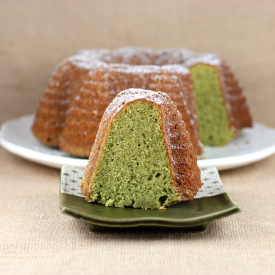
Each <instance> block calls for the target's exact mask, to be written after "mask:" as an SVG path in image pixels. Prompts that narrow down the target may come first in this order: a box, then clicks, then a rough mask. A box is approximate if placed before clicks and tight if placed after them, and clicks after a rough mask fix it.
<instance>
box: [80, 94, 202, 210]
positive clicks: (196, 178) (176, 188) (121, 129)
mask: <svg viewBox="0 0 275 275" xmlns="http://www.w3.org/2000/svg"><path fill="white" fill-rule="evenodd" d="M201 185H202V183H201V180H200V170H199V168H198V165H197V157H196V155H195V153H194V148H193V145H192V143H191V140H190V134H189V133H188V132H187V131H186V125H185V123H184V121H183V120H182V116H181V114H180V113H179V111H177V106H176V105H175V103H174V102H173V101H171V99H170V97H169V96H168V95H167V94H166V93H162V92H153V91H148V90H142V89H129V90H125V91H123V92H121V93H119V94H118V95H117V96H116V98H115V99H114V100H113V102H112V103H111V104H110V105H109V106H108V108H107V109H106V111H105V113H104V115H103V117H102V120H101V123H100V127H99V131H98V133H97V136H96V140H95V143H94V146H93V148H92V151H91V154H90V158H89V162H88V165H87V167H86V169H85V172H84V178H83V180H82V184H81V187H82V193H83V195H85V196H86V199H87V200H88V201H90V202H98V203H101V204H104V205H106V206H115V207H125V206H131V207H135V208H151V209H161V208H164V207H165V206H168V205H170V204H172V203H176V202H179V201H184V200H192V199H193V198H194V196H195V194H196V193H197V192H198V190H199V189H200V187H201Z"/></svg>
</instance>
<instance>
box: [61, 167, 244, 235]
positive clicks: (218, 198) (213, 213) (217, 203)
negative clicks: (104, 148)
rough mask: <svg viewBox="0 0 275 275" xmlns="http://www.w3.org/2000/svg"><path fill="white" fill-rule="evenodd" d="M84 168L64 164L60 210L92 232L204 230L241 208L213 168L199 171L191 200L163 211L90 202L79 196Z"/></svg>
mask: <svg viewBox="0 0 275 275" xmlns="http://www.w3.org/2000/svg"><path fill="white" fill-rule="evenodd" d="M82 176H83V170H80V169H77V168H74V167H71V166H67V165H65V166H63V167H62V170H61V184H60V210H61V212H62V213H64V214H68V215H70V216H72V217H74V218H79V219H81V220H84V221H86V222H88V223H89V229H90V230H91V231H94V232H101V231H116V230H127V231H129V230H131V229H138V230H140V229H156V228H157V229H166V230H167V229H178V230H185V231H186V230H187V231H198V230H204V229H206V227H207V224H208V223H209V222H211V221H214V220H216V219H220V218H223V217H226V216H229V215H232V214H234V213H237V212H239V211H240V210H241V208H240V207H239V206H236V205H235V204H234V203H233V202H232V200H231V199H230V197H229V195H228V194H227V192H226V191H225V189H224V188H223V186H222V183H221V180H220V177H219V173H218V171H217V169H216V168H215V167H211V168H207V169H204V170H201V179H202V182H203V183H204V184H203V186H202V188H201V189H200V190H199V192H198V193H197V195H196V196H195V198H194V200H192V201H185V202H180V203H177V204H174V205H171V206H169V207H167V208H166V209H164V210H152V209H147V210H144V209H136V208H114V207H106V206H104V205H101V204H97V203H89V202H87V201H86V200H85V198H84V197H83V196H82V195H81V192H80V188H79V183H80V182H81V179H82Z"/></svg>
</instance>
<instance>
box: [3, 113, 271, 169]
mask: <svg viewBox="0 0 275 275" xmlns="http://www.w3.org/2000/svg"><path fill="white" fill-rule="evenodd" d="M33 118H34V115H27V116H23V117H20V118H18V119H14V120H9V121H7V122H5V123H4V124H3V125H2V127H1V132H0V142H1V145H2V146H3V147H4V148H5V149H6V150H8V151H10V152H11V153H13V154H15V155H18V156H20V157H23V158H26V159H28V160H31V161H34V162H37V163H41V164H44V165H48V166H51V167H56V168H61V167H62V165H71V166H75V167H78V168H85V166H86V164H87V161H88V160H87V159H81V158H76V157H72V156H70V155H68V154H66V153H64V152H62V151H60V150H59V149H57V148H50V147H47V146H45V145H43V144H42V143H40V142H39V141H38V140H37V139H36V138H35V137H34V136H33V134H32V132H31V125H32V122H33ZM274 153H275V129H273V128H269V127H267V126H265V125H262V124H260V123H254V126H253V128H252V129H249V128H247V129H244V130H242V131H241V133H240V134H239V135H238V136H237V137H236V138H235V139H234V140H233V141H231V142H230V143H229V144H227V145H226V146H223V147H205V154H204V157H205V159H200V160H198V165H199V167H200V168H201V169H203V168H208V167H211V166H216V167H217V169H218V170H225V169H230V168H235V167H240V166H244V165H247V164H250V163H253V162H256V161H259V160H261V159H264V158H266V157H268V156H270V155H272V154H274Z"/></svg>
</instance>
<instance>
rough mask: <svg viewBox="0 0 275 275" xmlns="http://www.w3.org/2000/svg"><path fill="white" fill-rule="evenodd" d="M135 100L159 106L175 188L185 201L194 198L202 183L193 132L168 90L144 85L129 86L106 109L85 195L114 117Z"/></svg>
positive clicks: (83, 185)
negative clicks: (157, 89) (187, 128)
mask: <svg viewBox="0 0 275 275" xmlns="http://www.w3.org/2000/svg"><path fill="white" fill-rule="evenodd" d="M136 101H146V102H150V103H152V104H154V105H156V106H158V108H159V110H160V114H161V117H162V131H163V136H164V144H165V147H166V151H167V155H168V158H169V166H170V171H171V176H172V180H173V186H174V189H175V191H176V192H177V193H179V194H180V197H181V200H182V201H184V200H192V199H193V198H194V196H195V194H196V193H197V192H198V190H199V189H200V187H201V185H202V183H201V180H200V169H199V168H198V165H197V157H196V154H195V152H194V147H193V145H192V143H191V140H190V134H189V132H188V131H187V130H186V124H185V122H184V121H183V120H182V116H181V114H180V112H179V111H178V110H177V106H176V104H175V103H174V102H173V101H172V100H171V99H170V97H169V96H168V95H167V94H165V93H162V92H153V91H146V90H141V89H128V90H125V91H123V92H121V93H120V94H118V95H117V96H116V98H115V99H114V100H113V102H112V103H111V104H110V105H109V106H108V108H107V109H106V111H105V113H104V115H103V117H102V120H101V123H100V126H99V130H98V133H97V136H96V140H95V143H94V146H93V148H92V151H91V154H90V158H89V162H88V165H87V167H86V169H85V172H84V179H83V182H82V193H83V195H85V196H86V197H87V198H89V196H90V195H91V188H92V182H93V179H94V176H95V174H96V171H97V165H98V164H99V161H100V157H101V153H102V151H103V148H104V146H105V141H106V139H107V136H108V132H109V129H110V127H111V125H112V122H113V120H114V118H115V117H116V116H117V115H118V114H119V113H120V112H121V111H122V110H123V108H125V106H127V105H128V104H132V103H133V102H136Z"/></svg>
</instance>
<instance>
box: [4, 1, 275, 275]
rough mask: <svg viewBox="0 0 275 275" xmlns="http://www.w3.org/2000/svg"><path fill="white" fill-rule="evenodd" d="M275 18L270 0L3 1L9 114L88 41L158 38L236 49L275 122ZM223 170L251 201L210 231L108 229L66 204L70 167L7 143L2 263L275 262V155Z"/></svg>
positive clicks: (236, 270)
mask: <svg viewBox="0 0 275 275" xmlns="http://www.w3.org/2000/svg"><path fill="white" fill-rule="evenodd" d="M274 29H275V2H274V1H270V0H263V1H256V0H252V1H248V0H238V1H218V0H209V1H202V0H186V1H181V0H169V1H164V0H150V1H148V0H136V1H127V0H102V1H89V0H79V1H73V0H59V1H54V0H47V1H33V0H25V1H20V0H9V1H0V41H1V43H0V60H1V62H0V95H1V100H0V123H1V124H2V123H3V122H4V121H6V120H7V119H11V118H16V117H19V116H22V115H26V114H30V113H33V112H34V111H35V109H36V107H37V105H38V101H39V98H40V96H41V95H42V93H43V89H44V88H45V86H46V83H47V80H48V78H49V76H50V74H51V72H52V71H53V70H54V68H55V66H56V65H57V64H58V63H59V62H60V61H61V60H62V59H63V58H66V57H67V56H69V55H72V54H74V53H76V52H77V51H78V50H79V49H82V48H111V49H114V48H117V47H123V46H146V47H152V48H155V49H159V48H165V47H170V48H173V47H174V48H175V47H176V48H179V47H188V48H191V49H193V50H194V51H197V52H214V53H218V54H220V55H222V56H224V57H225V58H226V59H227V60H228V61H229V62H230V63H231V65H232V66H233V68H234V70H235V72H236V73H237V76H238V77H239V79H240V80H241V82H242V84H243V86H244V87H245V91H246V95H247V97H248V102H249V104H250V106H251V111H252V114H253V117H254V119H255V121H258V122H261V123H264V124H266V125H268V126H270V127H273V128H275V116H274V114H273V110H274V102H275V92H274V87H275V77H274V75H275V69H274V64H275V54H274V49H275V36H274ZM220 177H221V180H222V183H223V186H224V188H225V189H226V191H227V192H228V194H229V195H230V197H231V198H232V200H233V202H234V203H235V204H237V205H240V206H241V207H242V212H241V213H239V214H237V215H232V216H230V217H227V218H223V219H220V220H217V221H215V222H212V223H210V224H209V226H208V228H207V230H206V231H204V232H200V233H183V232H162V233H161V232H150V233H149V232H147V233H146V232H143V233H138V232H137V233H114V234H112V233H104V234H99V233H92V232H90V231H89V230H88V226H87V223H85V222H83V221H80V220H76V219H73V218H71V217H69V216H67V215H62V214H61V213H60V210H59V197H58V193H59V184H60V169H53V168H48V167H44V166H42V165H38V164H35V163H32V162H29V161H26V160H23V159H21V158H19V157H16V156H13V155H12V154H10V153H8V152H6V151H5V150H4V149H2V148H0V274H1V275H2V274H5V275H6V274H12V275H13V274H66V275H69V274H82V275H86V274H99V275H101V274H119V275H126V274H127V275H135V274H143V275H149V274H150V275H151V274H158V275H162V274H163V275H164V274H165V275H170V274H171V275H173V274H177V275H178V274H198V275H201V274H211V275H215V274H217V275H220V274H230V275H231V274H265V275H267V274H275V262H274V259H275V249H274V246H275V245H274V244H275V215H274V213H275V204H274V198H275V156H272V157H269V158H267V159H265V160H263V161H260V162H258V163H255V164H252V165H249V166H246V167H243V168H237V169H233V170H228V171H224V172H221V173H220Z"/></svg>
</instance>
